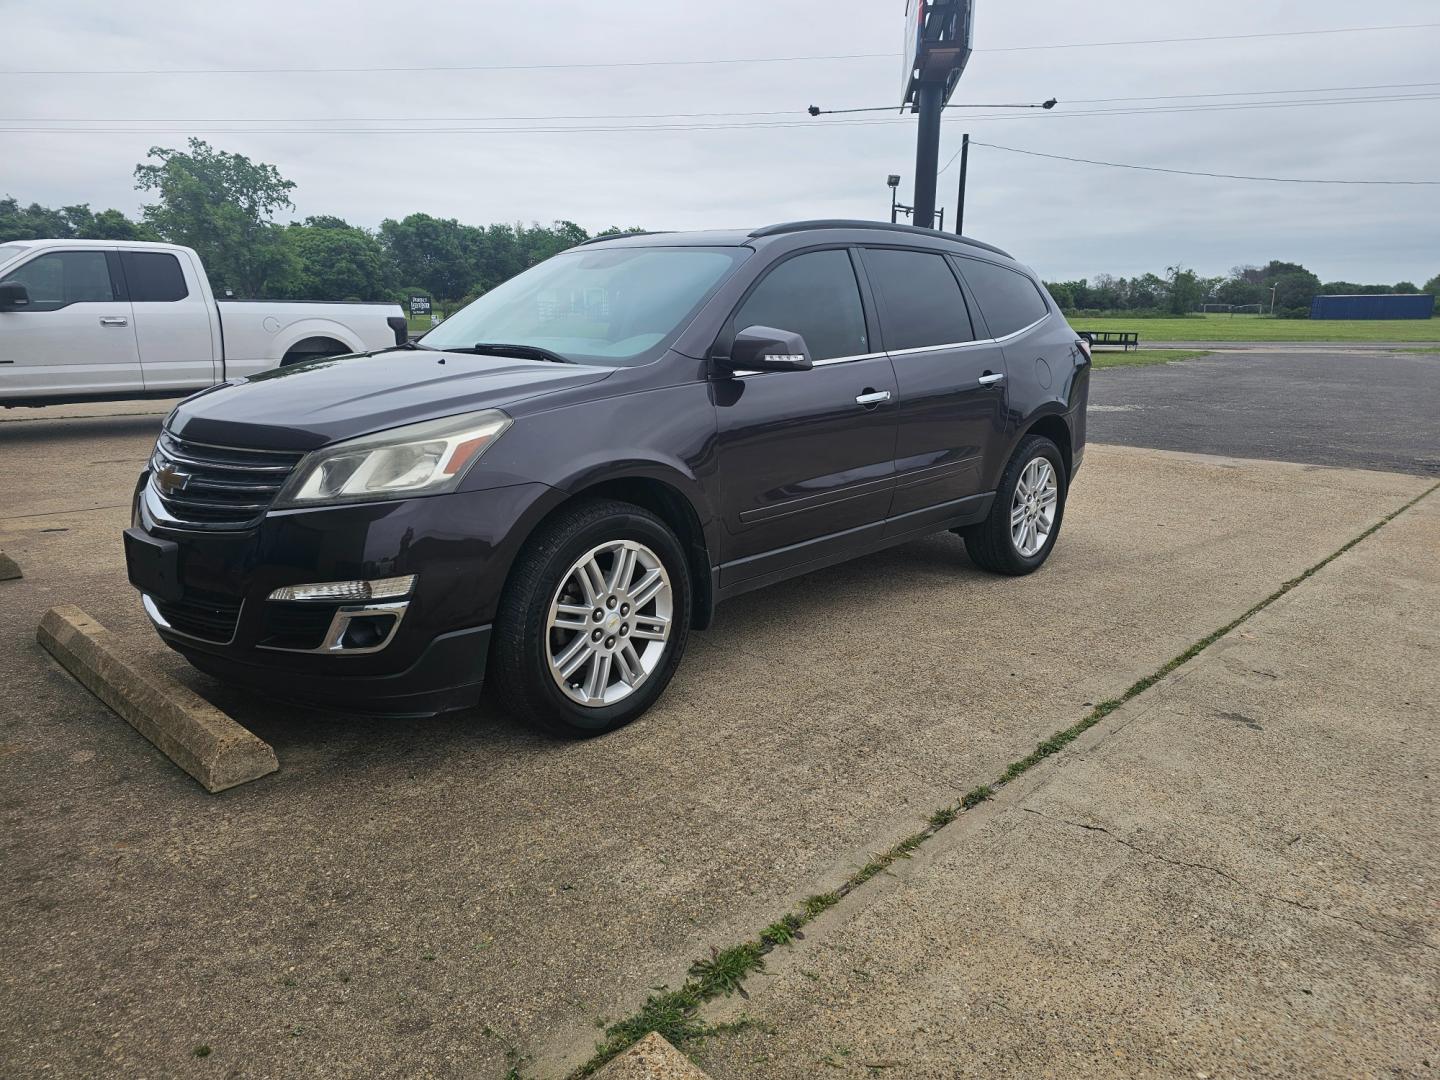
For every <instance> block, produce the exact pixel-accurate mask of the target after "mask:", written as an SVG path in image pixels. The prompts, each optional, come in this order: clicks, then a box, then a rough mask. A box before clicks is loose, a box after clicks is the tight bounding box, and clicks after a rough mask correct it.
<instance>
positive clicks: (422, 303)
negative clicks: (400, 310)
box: [410, 295, 430, 315]
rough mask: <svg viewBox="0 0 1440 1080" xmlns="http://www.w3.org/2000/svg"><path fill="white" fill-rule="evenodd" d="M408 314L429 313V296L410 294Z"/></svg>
mask: <svg viewBox="0 0 1440 1080" xmlns="http://www.w3.org/2000/svg"><path fill="white" fill-rule="evenodd" d="M410 314H411V315H429V314H430V297H428V296H416V295H412V296H411V297H410Z"/></svg>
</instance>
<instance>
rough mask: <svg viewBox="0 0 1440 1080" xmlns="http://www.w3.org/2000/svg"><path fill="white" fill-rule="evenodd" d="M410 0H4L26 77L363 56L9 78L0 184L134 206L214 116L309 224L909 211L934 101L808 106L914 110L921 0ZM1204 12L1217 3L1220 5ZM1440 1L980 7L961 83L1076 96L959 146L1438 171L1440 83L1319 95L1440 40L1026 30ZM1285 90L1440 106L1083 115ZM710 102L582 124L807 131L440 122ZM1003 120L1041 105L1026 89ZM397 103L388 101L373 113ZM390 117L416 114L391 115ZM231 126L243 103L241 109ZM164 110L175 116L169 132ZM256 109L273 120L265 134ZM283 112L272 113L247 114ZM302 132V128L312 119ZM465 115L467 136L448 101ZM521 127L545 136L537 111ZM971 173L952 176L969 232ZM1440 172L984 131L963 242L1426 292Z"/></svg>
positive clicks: (1326, 15) (1044, 260) (1438, 221)
mask: <svg viewBox="0 0 1440 1080" xmlns="http://www.w3.org/2000/svg"><path fill="white" fill-rule="evenodd" d="M408 11H409V13H408V14H407V8H406V6H404V5H399V4H395V3H393V2H389V3H372V2H346V3H340V2H338V0H335V2H330V3H320V2H314V0H311V2H309V3H305V2H301V3H296V2H295V0H290V2H287V3H278V2H274V0H251V2H249V3H246V4H187V5H181V4H176V3H173V2H154V0H127V2H126V3H125V4H122V5H116V4H114V3H111V2H108V0H107V2H99V0H67V2H63V3H61V2H55V3H49V4H37V3H33V2H30V0H0V25H4V27H5V40H6V48H5V50H4V53H3V56H0V69H5V70H7V71H12V72H13V71H14V70H16V69H56V68H63V69H115V68H124V69H174V68H232V69H233V68H275V67H288V68H311V69H313V68H317V67H350V68H359V69H371V70H368V71H361V72H357V73H318V72H315V71H313V70H310V71H303V72H301V73H295V74H282V73H267V74H223V75H215V74H201V75H180V74H168V75H102V74H92V75H78V74H66V75H55V74H49V75H18V74H0V91H3V94H0V99H3V101H4V105H3V106H0V113H3V116H4V119H3V121H0V128H15V127H17V126H36V125H35V124H34V121H35V120H64V121H79V123H78V124H74V125H69V124H60V125H51V126H62V127H63V126H78V127H85V126H90V127H94V126H96V125H95V124H94V123H91V122H93V121H104V122H106V123H104V124H101V125H100V126H108V127H128V128H131V129H133V128H136V127H149V128H155V129H160V130H158V131H148V132H144V133H142V132H135V131H133V130H131V131H125V132H117V131H107V132H105V133H103V134H102V133H75V132H69V133H65V134H54V133H46V134H41V133H26V134H16V133H14V132H12V131H0V195H3V194H11V195H14V196H15V197H17V198H19V199H20V200H21V201H22V202H25V203H28V202H31V201H35V202H40V203H43V204H47V205H55V206H58V205H62V204H67V203H75V202H88V203H90V204H91V205H92V207H94V208H95V209H97V210H98V209H101V208H105V207H109V206H116V207H119V208H120V209H122V210H124V211H126V212H127V213H135V212H136V211H137V210H138V208H139V205H140V203H141V202H142V197H141V195H140V193H138V192H136V191H135V190H134V189H133V186H132V184H133V180H132V172H133V169H134V166H135V164H136V162H138V161H140V160H141V159H142V158H143V157H144V155H145V152H146V150H147V149H148V148H149V147H150V146H152V145H156V144H158V145H162V146H181V145H183V140H184V138H185V137H186V135H189V134H194V135H198V136H201V137H203V138H205V139H207V140H209V141H210V142H211V143H212V144H213V145H215V146H217V147H219V148H222V149H226V150H231V151H235V152H239V153H243V154H246V155H248V156H250V157H251V158H253V159H256V160H259V161H265V162H270V163H273V164H274V165H276V166H278V167H279V169H280V171H281V172H282V173H283V174H284V175H285V176H286V177H288V178H290V179H291V180H294V181H295V182H296V183H297V185H298V187H297V189H296V191H295V207H296V216H297V217H304V216H306V215H309V214H320V213H326V214H338V215H340V216H342V217H344V218H346V219H348V220H349V221H351V222H353V223H356V224H360V225H365V226H368V227H374V226H376V225H378V224H379V222H380V221H381V220H382V219H383V218H386V217H402V216H404V215H405V214H407V213H411V212H413V211H425V212H428V213H431V214H435V215H438V216H444V217H457V218H459V219H461V220H462V221H466V222H472V223H488V222H493V221H516V220H523V221H527V222H528V221H534V220H539V221H550V220H552V219H555V218H569V219H571V220H574V221H577V222H579V223H580V224H581V225H583V226H584V227H586V228H587V229H591V230H596V229H599V228H602V227H604V226H606V225H611V224H617V225H642V226H645V227H647V228H652V229H683V228H707V227H725V226H737V225H743V226H750V225H756V224H762V223H768V222H772V221H781V220H787V219H795V218H806V217H870V218H879V217H885V216H888V208H889V195H888V192H887V190H886V187H885V177H886V174H887V173H892V172H893V173H900V174H901V175H902V176H903V177H904V181H903V186H902V188H901V191H902V194H903V196H904V197H905V198H906V200H908V196H909V192H910V185H911V184H912V183H913V177H914V171H915V170H914V127H913V120H910V119H902V120H899V121H896V120H895V119H894V118H893V117H892V116H889V115H887V114H878V115H876V114H862V117H860V118H857V119H869V120H879V121H881V122H870V123H864V124H845V125H842V124H838V123H836V122H835V121H834V119H826V118H821V119H816V120H811V119H810V118H809V117H808V116H806V115H805V111H804V110H805V108H806V106H808V105H811V104H817V105H820V106H822V107H825V108H846V107H857V106H871V105H890V104H894V103H897V102H898V97H899V84H900V67H901V62H900V59H899V55H900V45H901V39H902V13H903V0H831V2H829V3H820V4H817V3H814V2H805V3H801V2H798V0H794V2H787V0H729V2H727V3H724V4H676V3H673V2H665V3H661V2H659V0H613V2H611V3H608V4H594V3H571V4H565V3H554V4H547V5H540V4H534V3H528V4H522V3H515V2H513V0H512V2H506V3H500V2H496V0H467V2H465V3H455V2H450V3H446V2H441V0H433V2H431V3H428V4H421V5H415V6H413V7H411V8H409V9H408ZM1201 11H1203V12H1204V13H1205V15H1206V16H1207V18H1206V19H1205V20H1204V21H1201V20H1200V19H1199V18H1198V17H1197V13H1198V12H1201ZM1437 21H1440V5H1437V4H1436V3H1435V2H1434V0H1391V2H1389V3H1387V4H1384V5H1356V4H1353V3H1342V2H1340V0H1305V2H1303V3H1302V2H1299V0H1283V2H1281V0H1276V2H1272V3H1266V4H1255V3H1253V2H1246V0H1215V2H1212V3H1209V4H1206V5H1203V6H1200V7H1197V6H1196V5H1191V4H1186V5H1180V4H1157V3H1155V2H1154V0H1109V2H1107V3H1105V4H1086V5H1080V4H1075V3H1073V2H1072V0H1035V2H1031V3H1026V4H1015V3H1004V2H1001V0H977V18H976V32H975V46H976V52H975V56H974V58H973V60H972V61H971V63H970V66H969V69H968V70H967V72H966V74H965V76H964V78H963V79H962V81H961V84H960V88H959V90H958V91H957V92H956V96H955V99H956V100H957V101H970V102H1000V103H1005V102H1023V101H1039V100H1043V99H1044V98H1046V97H1049V96H1051V95H1054V96H1055V97H1058V98H1059V99H1060V101H1061V105H1060V106H1059V107H1058V108H1057V109H1056V110H1055V111H1054V112H1052V113H1044V112H1039V111H1036V112H1033V113H1031V114H1029V115H1024V116H1022V117H1020V118H1013V119H993V118H987V116H990V117H993V116H994V114H995V112H996V111H995V110H982V111H976V112H965V111H962V110H959V109H955V110H950V111H947V113H946V118H945V125H944V130H943V134H942V144H941V162H942V163H944V162H946V161H948V160H949V159H950V157H951V155H952V154H953V153H954V151H955V150H956V149H957V148H958V146H959V143H960V135H961V132H963V131H966V130H969V131H970V133H971V135H972V138H974V139H977V140H983V141H985V142H992V143H999V144H1002V145H1005V146H1011V147H1019V148H1023V149H1027V150H1035V151H1041V152H1045V153H1052V154H1063V155H1071V156H1079V157H1090V158H1101V159H1104V160H1107V161H1116V162H1129V163H1136V164H1144V165H1155V166H1164V167H1169V168H1177V169H1199V170H1208V171H1214V172H1231V173H1249V174H1265V175H1274V176H1291V177H1314V178H1342V179H1397V178H1398V179H1440V138H1437V137H1436V136H1437V134H1440V124H1437V113H1440V85H1434V86H1428V87H1426V86H1418V87H1410V88H1407V89H1389V90H1364V91H1357V92H1348V93H1345V92H1338V93H1331V94H1300V93H1293V91H1305V90H1316V89H1319V88H1329V87H1361V86H1364V87H1369V86H1374V85H1377V84H1402V83H1424V82H1427V81H1434V80H1436V79H1440V74H1436V72H1437V68H1436V65H1435V62H1434V58H1435V56H1436V55H1437V54H1440V29H1411V30H1405V31H1391V32H1376V33H1349V34H1335V35H1325V36H1303V37H1273V38H1257V39H1254V40H1247V41H1210V42H1191V43H1185V44H1156V45H1145V46H1131V47H1125V48H1084V49H1060V50H1043V51H1004V50H1007V49H1012V48H1013V47H1016V46H1027V45H1052V44H1064V43H1074V42H1096V41H1112V40H1117V39H1135V38H1162V37H1180V36H1194V35H1197V34H1233V33H1251V34H1254V33H1264V32H1267V31H1293V30H1298V29H1328V28H1336V27H1353V26H1363V25H1374V24H1401V23H1425V22H1437ZM854 53H865V54H874V53H881V54H887V55H883V56H874V57H866V58H858V59H845V60H827V61H808V62H788V63H749V64H717V65H708V66H688V67H630V68H611V69H597V68H589V69H585V68H569V69H551V70H511V71H501V72H497V71H487V72H474V71H448V72H446V71H420V72H397V71H389V72H377V71H374V70H373V69H374V68H379V67H392V68H393V67H398V66H406V65H462V66H463V65H506V64H508V65H526V64H564V63H596V62H617V61H648V60H677V59H685V60H689V59H707V60H708V59H727V58H736V57H757V56H771V57H776V56H814V55H832V54H854ZM1237 91H1243V92H1255V91H1286V93H1280V94H1272V95H1268V96H1269V98H1270V100H1280V101H1292V100H1296V99H1302V98H1304V99H1308V98H1316V97H1327V96H1329V97H1355V96H1375V95H1397V94H1408V95H1432V94H1433V95H1436V96H1433V97H1428V98H1421V99H1418V100H1407V101H1391V102H1386V103H1383V104H1349V105H1331V106H1320V107H1294V108H1276V109H1254V110H1240V111H1230V112H1171V113H1156V114H1149V115H1145V114H1138V115H1119V116H1080V115H1076V114H1079V113H1082V112H1088V111H1092V110H1100V109H1126V108H1131V107H1134V106H1140V107H1153V106H1155V105H1185V106H1194V105H1201V104H1215V103H1216V102H1228V101H1240V100H1263V99H1258V98H1255V97H1253V96H1251V97H1248V98H1246V97H1237V98H1218V99H1209V98H1202V99H1193V98H1192V99H1180V100H1172V101H1168V102H1167V101H1158V102H1157V101H1136V102H1108V103H1098V104H1097V103H1086V102H1085V99H1097V98H1120V97H1124V98H1132V97H1153V96H1157V95H1181V94H1208V93H1234V92H1237ZM771 110H780V111H784V112H785V115H777V116H753V117H745V116H716V117H710V118H704V119H695V120H660V119H654V120H613V121H612V120H604V121H600V120H586V119H582V120H563V121H555V122H553V123H554V124H556V125H559V126H571V127H575V126H581V127H584V126H591V127H594V126H606V125H608V126H615V125H620V124H641V123H643V124H666V123H668V124H676V123H679V124H691V125H693V124H720V123H747V124H749V123H757V122H758V123H776V122H793V123H794V124H795V125H796V126H792V127H779V128H758V127H733V128H724V129H719V130H659V131H655V130H652V131H630V132H616V131H580V132H573V131H572V132H556V131H550V132H545V133H448V134H434V133H432V134H426V133H424V132H422V131H420V130H419V129H421V128H423V127H425V126H445V124H444V123H443V122H441V123H438V124H434V125H430V124H429V123H428V122H427V121H421V120H417V119H409V118H422V117H423V118H464V119H462V120H460V121H459V126H469V127H477V126H478V127H506V126H512V125H511V124H509V123H502V122H491V121H487V120H476V119H475V118H484V117H516V116H519V117H553V116H563V117H575V116H595V115H600V114H643V113H726V114H730V113H755V112H768V111H771ZM1001 115H1004V116H1010V117H1014V116H1015V113H1014V112H1013V111H1011V110H1003V111H1001ZM351 118H364V119H363V120H362V121H361V122H359V123H349V124H336V123H329V124H322V125H321V126H328V127H331V128H334V127H372V128H373V127H376V126H381V127H391V128H402V129H406V131H405V132H404V133H401V134H374V133H363V134H359V133H351V134H325V133H315V132H313V131H309V132H302V133H294V132H291V133H284V134H281V133H276V132H274V130H273V129H275V128H277V127H285V126H287V125H284V124H280V123H277V121H281V120H301V121H312V122H311V123H309V124H308V126H309V127H311V128H314V127H316V126H317V125H316V124H315V123H314V122H313V121H315V120H317V119H319V120H322V121H334V120H341V119H351ZM377 118H378V122H377ZM390 118H407V119H398V120H395V122H391V123H387V122H386V120H389V119H390ZM221 120H233V121H238V122H237V123H234V124H233V125H226V124H223V123H220V122H219V121H221ZM139 121H156V123H153V124H142V123H138V122H139ZM247 122H248V123H247ZM227 126H231V127H235V128H245V127H249V128H257V127H258V128H263V129H268V130H263V131H237V130H231V131H228V132H227V131H225V130H224V129H225V128H226V127H227ZM292 126H294V127H297V128H304V127H306V126H307V125H306V124H304V123H299V124H294V125H292ZM450 126H456V121H455V120H451V121H450ZM513 126H528V127H535V126H539V125H537V124H536V123H535V122H531V121H525V122H521V123H519V124H516V125H513ZM957 173H958V166H955V165H952V166H951V167H950V169H949V170H948V171H947V172H945V173H944V174H943V175H942V176H941V178H940V191H941V201H942V204H943V205H945V207H946V215H947V219H950V220H947V225H949V224H950V223H951V220H953V219H951V215H952V214H953V212H954V203H955V181H956V179H957ZM1436 206H1437V189H1436V188H1433V187H1431V188H1424V187H1412V188H1406V187H1325V186H1312V185H1298V184H1267V183H1253V182H1242V181H1234V180H1219V179H1207V178H1200V177H1179V176H1168V175H1161V174H1154V173H1141V172H1126V171H1122V170H1118V169H1109V168H1098V167H1095V166H1091V165H1080V164H1070V163H1066V162H1059V161H1049V160H1045V159H1040V158H1026V157H1021V156H1018V155H1014V154H1008V153H1002V152H1000V151H997V150H991V149H986V148H981V147H976V148H973V149H972V152H971V173H970V197H969V205H968V206H967V210H966V232H967V233H969V234H970V235H972V236H975V237H977V238H980V239H984V240H989V241H991V242H994V243H998V244H1000V245H1001V246H1004V247H1007V248H1009V249H1011V250H1012V251H1013V252H1014V253H1015V254H1016V255H1017V256H1019V257H1020V258H1022V259H1023V260H1024V261H1026V262H1029V263H1030V264H1031V265H1033V266H1035V267H1036V268H1037V269H1038V270H1039V271H1040V272H1041V273H1042V274H1043V275H1044V276H1045V277H1047V278H1051V279H1057V278H1070V277H1081V276H1092V277H1093V276H1094V275H1096V274H1098V273H1113V274H1117V275H1119V274H1124V275H1131V274H1136V273H1141V272H1144V271H1146V270H1154V271H1156V272H1163V271H1164V268H1165V267H1166V266H1167V265H1169V264H1173V263H1177V262H1178V263H1181V264H1184V265H1187V266H1190V267H1193V268H1195V269H1197V270H1199V271H1200V272H1201V273H1204V274H1218V273H1223V272H1225V271H1227V270H1228V269H1229V268H1230V267H1231V266H1234V265H1236V264H1242V263H1263V262H1265V261H1267V260H1269V259H1271V258H1281V259H1287V260H1292V261H1298V262H1302V263H1304V264H1305V265H1306V266H1308V267H1310V268H1311V269H1312V270H1314V271H1315V272H1316V273H1318V274H1319V275H1320V276H1321V278H1322V279H1323V280H1332V279H1346V280H1352V281H1361V282H1370V281H1375V282H1388V283H1394V282H1396V281H1399V280H1403V279H1409V280H1412V281H1415V282H1417V283H1423V282H1424V281H1425V280H1426V279H1428V278H1429V277H1431V276H1433V275H1434V274H1436V273H1440V242H1437V241H1440V217H1437V213H1436Z"/></svg>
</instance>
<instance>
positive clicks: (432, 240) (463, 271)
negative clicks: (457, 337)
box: [380, 214, 480, 299]
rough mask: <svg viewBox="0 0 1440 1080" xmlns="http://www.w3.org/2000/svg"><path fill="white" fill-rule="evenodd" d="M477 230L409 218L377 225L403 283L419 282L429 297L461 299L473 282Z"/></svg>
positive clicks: (421, 216) (450, 221) (420, 216)
mask: <svg viewBox="0 0 1440 1080" xmlns="http://www.w3.org/2000/svg"><path fill="white" fill-rule="evenodd" d="M479 231H480V230H477V229H475V228H474V227H473V226H470V225H461V224H460V222H458V221H456V220H455V219H454V218H436V217H431V216H430V215H429V214H410V215H408V216H406V217H405V218H402V219H401V220H399V221H396V220H394V219H393V218H386V219H385V220H384V221H382V222H381V223H380V241H381V243H383V244H384V245H385V250H386V252H387V253H388V254H389V256H390V260H391V262H392V263H393V265H394V267H395V272H396V275H397V276H398V278H399V279H400V280H402V281H409V282H418V283H419V284H420V285H421V286H422V287H423V288H424V289H425V291H426V292H428V293H429V294H430V295H432V296H437V297H445V298H447V299H454V298H455V297H459V296H464V295H465V294H466V293H467V292H469V291H470V286H471V285H472V284H473V283H474V282H475V280H476V269H475V255H476V252H477V250H478V246H479V245H478V242H477V240H476V237H475V235H474V234H475V233H477V232H479Z"/></svg>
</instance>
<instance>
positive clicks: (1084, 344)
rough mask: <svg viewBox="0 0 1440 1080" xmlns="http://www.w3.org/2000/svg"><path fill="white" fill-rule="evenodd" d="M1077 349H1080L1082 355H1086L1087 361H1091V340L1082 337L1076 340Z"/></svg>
mask: <svg viewBox="0 0 1440 1080" xmlns="http://www.w3.org/2000/svg"><path fill="white" fill-rule="evenodd" d="M1075 347H1076V348H1077V349H1079V350H1080V351H1081V352H1082V353H1084V354H1085V359H1086V360H1089V359H1090V339H1089V338H1083V337H1082V338H1076V339H1075Z"/></svg>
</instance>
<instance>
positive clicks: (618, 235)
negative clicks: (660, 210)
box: [575, 229, 670, 247]
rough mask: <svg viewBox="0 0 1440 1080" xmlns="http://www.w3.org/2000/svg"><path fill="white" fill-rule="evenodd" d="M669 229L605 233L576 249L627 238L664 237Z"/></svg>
mask: <svg viewBox="0 0 1440 1080" xmlns="http://www.w3.org/2000/svg"><path fill="white" fill-rule="evenodd" d="M669 231H670V230H669V229H642V230H640V231H639V232H612V233H603V234H601V235H600V236H592V237H590V239H589V240H581V241H580V243H578V244H576V245H575V246H576V247H584V246H585V245H586V244H599V243H602V242H604V241H606V240H624V239H625V237H627V236H664V235H665V234H666V233H667V232H669Z"/></svg>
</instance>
